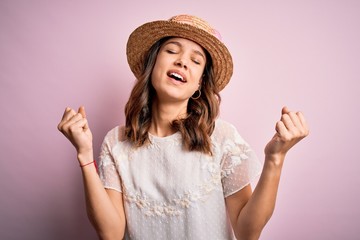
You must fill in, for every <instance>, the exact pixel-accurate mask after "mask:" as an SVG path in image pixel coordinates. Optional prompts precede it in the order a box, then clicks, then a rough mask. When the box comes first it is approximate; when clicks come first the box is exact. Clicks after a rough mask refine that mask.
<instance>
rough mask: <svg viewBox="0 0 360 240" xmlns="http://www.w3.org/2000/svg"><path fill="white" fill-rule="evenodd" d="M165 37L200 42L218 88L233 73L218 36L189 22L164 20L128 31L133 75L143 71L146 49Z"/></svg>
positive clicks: (225, 48)
mask: <svg viewBox="0 0 360 240" xmlns="http://www.w3.org/2000/svg"><path fill="white" fill-rule="evenodd" d="M164 37H182V38H186V39H189V40H192V41H194V42H196V43H197V44H199V45H200V46H202V47H203V48H204V49H206V51H208V53H209V54H210V56H211V59H212V63H213V73H214V78H215V79H214V80H215V83H216V85H217V86H218V90H219V91H221V90H222V89H223V88H224V87H225V86H226V85H227V84H228V82H229V81H230V78H231V76H232V73H233V61H232V57H231V54H230V52H229V50H228V49H227V47H226V46H225V45H224V44H223V43H222V42H221V41H220V40H219V39H217V38H216V37H215V36H213V35H212V34H210V33H208V32H206V31H204V30H202V29H199V28H196V27H193V26H191V25H189V24H184V23H179V22H174V21H163V20H161V21H154V22H149V23H145V24H144V25H142V26H140V27H138V28H137V29H135V30H134V31H133V32H132V33H131V34H130V37H129V39H128V42H127V47H126V54H127V60H128V63H129V66H130V69H131V71H132V72H133V73H134V75H135V77H136V78H139V77H140V76H141V74H142V73H141V69H142V68H143V67H142V66H143V64H144V61H145V56H146V53H147V51H148V50H149V49H150V48H151V46H152V45H153V44H154V43H156V42H157V41H158V40H160V39H162V38H164Z"/></svg>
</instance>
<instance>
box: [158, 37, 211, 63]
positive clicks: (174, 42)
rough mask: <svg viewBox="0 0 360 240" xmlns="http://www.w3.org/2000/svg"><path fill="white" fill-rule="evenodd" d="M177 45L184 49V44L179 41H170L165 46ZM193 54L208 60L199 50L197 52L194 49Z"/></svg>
mask: <svg viewBox="0 0 360 240" xmlns="http://www.w3.org/2000/svg"><path fill="white" fill-rule="evenodd" d="M171 43H172V44H175V45H177V46H179V47H182V44H181V43H179V42H177V41H169V42H166V43H165V45H168V44H171ZM193 52H194V53H196V54H198V55H200V56H201V57H202V58H203V59H204V60H206V57H205V56H204V54H203V53H202V52H200V51H199V50H196V49H193Z"/></svg>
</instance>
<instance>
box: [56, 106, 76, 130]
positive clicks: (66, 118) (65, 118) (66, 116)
mask: <svg viewBox="0 0 360 240" xmlns="http://www.w3.org/2000/svg"><path fill="white" fill-rule="evenodd" d="M75 114H76V112H75V111H74V110H73V109H71V108H69V107H66V108H65V111H64V114H63V116H62V118H61V121H60V123H59V124H58V130H59V131H61V129H62V127H63V125H64V124H65V123H67V122H68V121H69V120H70V119H71V118H72V117H73V116H74V115H75Z"/></svg>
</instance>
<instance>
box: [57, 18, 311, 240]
mask: <svg viewBox="0 0 360 240" xmlns="http://www.w3.org/2000/svg"><path fill="white" fill-rule="evenodd" d="M219 38H220V35H219V33H218V32H217V31H216V30H214V29H213V28H212V27H211V26H209V25H208V23H207V22H205V21H203V20H202V19H200V18H197V17H195V16H189V15H179V16H175V17H173V18H171V19H169V20H167V21H155V22H150V23H146V24H144V25H142V26H140V27H139V28H137V29H136V30H135V31H134V32H133V33H132V34H131V35H130V37H129V40H128V44H127V56H128V62H129V65H130V68H131V70H132V71H133V73H134V75H135V76H136V78H137V82H136V84H135V86H134V88H133V90H132V92H131V95H130V98H129V101H128V102H127V104H126V108H125V115H126V124H125V126H118V127H115V128H114V129H112V130H111V131H109V133H108V134H107V135H106V137H105V139H104V142H103V145H102V149H101V154H100V160H99V175H98V174H97V171H96V170H97V169H96V168H95V167H96V165H95V167H94V164H95V163H96V162H95V161H94V160H93V159H94V158H93V148H92V134H91V131H90V129H89V126H88V123H87V119H86V115H85V110H84V108H83V107H80V108H79V110H78V112H76V111H75V110H73V109H71V108H66V110H65V113H64V115H63V118H62V120H61V122H60V123H59V125H58V129H59V130H60V131H61V132H62V133H63V134H64V135H65V136H66V137H67V138H68V139H69V140H70V141H71V142H72V144H73V145H74V146H75V148H76V150H77V153H78V155H77V157H78V160H79V163H80V166H81V169H82V174H83V179H84V188H85V194H86V206H87V211H88V216H89V219H90V221H91V222H92V224H93V226H94V227H95V229H96V231H97V232H98V234H99V236H100V238H101V239H122V238H124V237H125V238H126V239H234V238H235V237H236V238H237V239H258V238H259V237H260V234H261V231H262V229H263V228H264V226H265V224H266V223H267V221H268V220H269V219H270V217H271V215H272V213H273V210H274V206H275V200H276V195H277V189H278V184H279V180H280V173H281V169H282V165H283V162H284V159H285V155H286V153H287V152H288V150H289V149H290V148H291V147H292V146H294V145H295V144H296V143H297V142H299V141H300V140H301V139H302V138H304V137H305V136H307V134H308V127H307V124H306V121H305V119H304V117H303V115H302V114H301V113H300V112H292V111H289V110H288V109H287V108H286V107H284V108H283V109H282V114H281V119H280V121H278V122H277V123H276V133H275V135H274V137H273V138H272V139H271V140H270V142H269V143H268V144H267V146H266V147H265V161H264V165H263V167H262V170H261V168H260V164H259V161H257V158H256V156H255V154H254V152H253V151H252V150H251V148H250V147H249V145H248V144H247V143H246V142H245V141H244V140H243V139H242V138H241V136H240V135H239V134H238V132H237V131H236V129H235V128H234V127H233V125H231V124H229V123H227V122H225V121H223V120H221V119H218V114H219V104H220V95H219V91H221V90H222V89H223V88H224V87H225V86H226V84H227V83H228V82H229V80H230V77H231V75H232V70H233V64H232V58H231V55H230V53H229V51H228V50H227V48H226V46H225V45H224V44H223V43H222V42H221V41H220V40H219ZM258 175H260V178H259V181H258V183H257V185H256V187H255V189H254V191H252V189H251V186H250V183H251V181H253V180H254V179H255V178H256V177H257V176H258Z"/></svg>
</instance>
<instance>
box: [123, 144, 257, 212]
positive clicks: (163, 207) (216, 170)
mask: <svg viewBox="0 0 360 240" xmlns="http://www.w3.org/2000/svg"><path fill="white" fill-rule="evenodd" d="M230 148H231V149H232V151H230V152H229V153H228V154H227V155H225V156H224V158H230V159H231V160H230V161H229V164H228V165H227V166H223V168H222V169H220V166H219V165H218V164H216V163H214V162H212V161H211V160H209V161H208V162H207V163H205V164H204V165H203V167H202V168H203V169H207V170H208V171H209V173H210V175H211V177H210V178H209V179H208V180H207V181H206V182H205V183H203V184H202V185H200V186H199V187H198V189H197V190H195V191H188V192H186V193H185V194H183V196H181V197H179V198H174V199H172V200H171V201H170V202H169V203H167V202H156V201H153V200H151V199H148V198H147V197H146V196H144V195H141V194H140V193H136V192H134V191H129V190H126V191H125V192H124V198H125V200H126V201H128V202H129V203H130V204H134V205H135V206H136V207H138V208H139V209H140V210H141V211H142V212H143V213H144V214H145V215H146V216H148V217H154V216H161V217H164V216H180V215H182V214H183V212H184V210H185V209H187V208H189V207H190V206H191V204H192V203H195V202H197V201H205V200H206V199H207V197H208V196H209V195H210V193H211V192H212V191H214V189H215V188H216V186H217V185H219V184H221V180H222V179H223V178H227V177H228V176H230V175H231V174H232V173H233V172H234V168H235V167H236V166H238V165H240V164H241V163H242V161H244V160H247V159H248V158H249V153H250V152H251V149H250V148H249V146H247V145H246V144H237V146H236V147H234V145H233V144H232V147H230ZM235 149H236V150H235ZM209 159H211V158H209ZM123 188H124V189H125V187H124V186H123Z"/></svg>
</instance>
